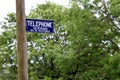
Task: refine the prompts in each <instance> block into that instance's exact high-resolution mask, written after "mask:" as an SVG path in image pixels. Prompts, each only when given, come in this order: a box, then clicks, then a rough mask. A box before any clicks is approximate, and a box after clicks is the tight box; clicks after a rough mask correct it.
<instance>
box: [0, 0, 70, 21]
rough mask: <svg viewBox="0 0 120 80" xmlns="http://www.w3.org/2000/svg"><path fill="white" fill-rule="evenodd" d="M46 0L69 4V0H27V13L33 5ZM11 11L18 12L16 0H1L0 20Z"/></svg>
mask: <svg viewBox="0 0 120 80" xmlns="http://www.w3.org/2000/svg"><path fill="white" fill-rule="evenodd" d="M45 1H50V2H54V3H57V4H61V5H64V6H67V5H68V3H69V1H68V0H25V10H26V14H28V13H29V11H30V9H31V8H32V7H36V4H41V3H45ZM10 12H16V0H0V21H3V20H4V17H6V16H7V14H8V13H10Z"/></svg>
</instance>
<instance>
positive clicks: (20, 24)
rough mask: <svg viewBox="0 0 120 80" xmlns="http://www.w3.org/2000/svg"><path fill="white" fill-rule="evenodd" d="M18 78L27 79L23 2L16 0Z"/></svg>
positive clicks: (19, 79) (20, 79) (22, 0)
mask: <svg viewBox="0 0 120 80" xmlns="http://www.w3.org/2000/svg"><path fill="white" fill-rule="evenodd" d="M16 22H17V51H18V53H17V60H18V80H28V58H27V37H26V28H25V2H24V0H16Z"/></svg>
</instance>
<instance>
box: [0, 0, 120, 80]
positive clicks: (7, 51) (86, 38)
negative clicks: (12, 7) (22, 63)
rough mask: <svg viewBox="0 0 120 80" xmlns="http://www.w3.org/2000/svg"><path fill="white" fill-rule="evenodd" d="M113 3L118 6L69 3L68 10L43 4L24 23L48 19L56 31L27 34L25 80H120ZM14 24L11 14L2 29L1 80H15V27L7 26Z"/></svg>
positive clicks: (83, 1) (96, 0)
mask: <svg viewBox="0 0 120 80" xmlns="http://www.w3.org/2000/svg"><path fill="white" fill-rule="evenodd" d="M98 4H102V5H100V6H98ZM115 4H119V1H116V0H113V1H111V2H108V3H103V2H102V1H99V0H94V1H93V2H91V3H89V1H88V0H72V1H71V3H70V7H69V8H67V7H62V6H60V5H56V4H54V3H50V2H47V3H46V4H41V5H37V7H36V8H35V9H32V10H31V12H30V14H29V15H28V16H27V18H38V19H52V20H54V21H55V30H54V33H52V34H46V33H45V34H43V33H29V32H28V33H27V38H28V39H27V40H28V57H29V59H28V64H29V80H119V79H120V77H119V74H120V65H119V62H120V61H119V56H120V55H119V46H118V44H119V36H120V34H119V31H117V30H116V27H118V26H117V25H116V24H115V23H114V20H112V19H115V20H116V21H117V20H118V19H119V17H118V16H119V15H118V14H119V11H117V12H114V11H113V10H112V8H113V7H116V5H115ZM80 5H81V6H82V7H83V8H81V6H80ZM109 5H110V7H109V8H108V7H107V6H109ZM116 8H117V7H116ZM101 9H102V10H101ZM117 9H119V8H117ZM108 11H110V12H108ZM108 13H109V14H108ZM95 14H97V15H98V16H99V17H98V16H95ZM111 16H112V17H111ZM114 16H116V17H114ZM15 21H16V19H15V14H14V13H11V14H9V15H8V17H7V18H6V22H4V24H3V26H2V28H3V29H4V30H5V31H4V32H3V33H2V34H1V35H0V42H1V43H0V55H1V56H0V62H1V63H0V80H7V79H9V80H16V79H17V57H16V53H17V51H16V45H17V41H16V29H15V28H16V26H15V25H11V24H10V23H11V22H15ZM111 55H112V56H111Z"/></svg>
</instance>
